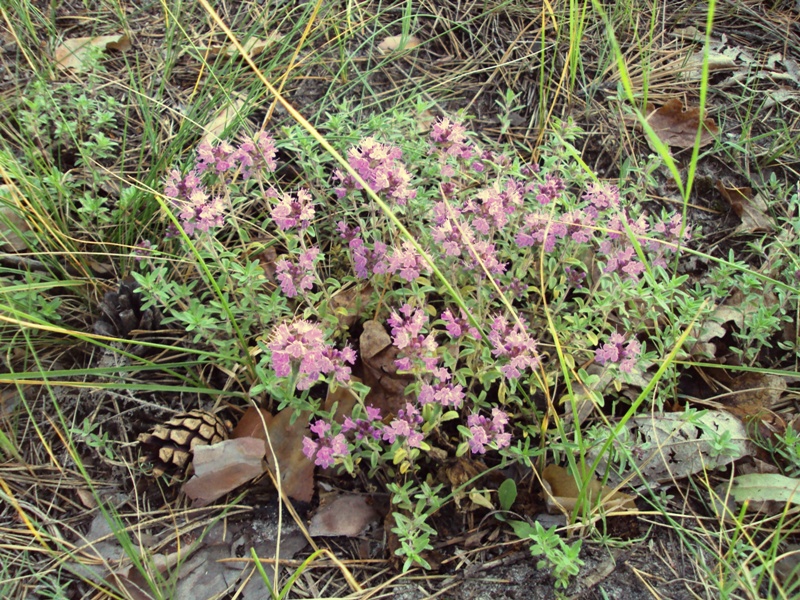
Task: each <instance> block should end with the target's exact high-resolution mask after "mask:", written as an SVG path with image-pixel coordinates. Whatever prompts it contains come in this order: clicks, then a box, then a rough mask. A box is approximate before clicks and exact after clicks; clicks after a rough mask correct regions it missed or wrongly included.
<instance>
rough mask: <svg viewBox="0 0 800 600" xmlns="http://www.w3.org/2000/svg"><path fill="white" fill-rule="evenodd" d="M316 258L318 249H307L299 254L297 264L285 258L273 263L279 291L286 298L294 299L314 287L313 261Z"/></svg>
mask: <svg viewBox="0 0 800 600" xmlns="http://www.w3.org/2000/svg"><path fill="white" fill-rule="evenodd" d="M318 256H319V248H309V249H308V250H306V251H305V252H302V253H301V254H300V256H299V257H298V258H297V263H293V262H292V261H291V260H289V259H287V258H286V257H282V258H281V259H280V260H278V262H277V263H275V274H276V279H277V280H278V283H280V284H281V291H282V292H283V293H284V294H285V295H286V297H287V298H294V297H295V296H297V295H298V294H302V293H304V292H307V291H309V290H310V289H311V288H313V287H314V281H315V279H316V274H315V272H314V261H316V260H317V257H318Z"/></svg>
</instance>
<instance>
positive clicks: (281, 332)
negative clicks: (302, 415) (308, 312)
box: [267, 320, 356, 390]
mask: <svg viewBox="0 0 800 600" xmlns="http://www.w3.org/2000/svg"><path fill="white" fill-rule="evenodd" d="M267 348H268V349H269V350H271V351H272V356H271V366H272V369H273V370H274V371H275V374H276V375H277V376H278V377H289V376H290V375H291V374H292V369H293V368H296V369H297V373H298V380H297V389H299V390H305V389H308V388H310V387H311V386H312V385H314V383H316V382H317V381H318V380H319V378H320V376H321V375H323V374H327V373H333V375H334V377H335V378H336V380H337V381H341V382H344V381H347V380H349V378H350V367H348V366H347V363H349V364H351V365H352V364H353V363H355V360H356V354H355V351H354V350H353V349H352V348H349V347H345V348H343V349H342V350H336V349H335V348H333V347H331V346H329V345H328V344H326V343H325V336H324V334H323V332H322V329H321V328H320V327H319V325H316V324H314V323H311V322H309V321H304V320H298V321H294V322H292V323H291V324H290V325H287V324H286V323H281V324H280V325H278V326H277V327H276V328H275V331H274V332H273V334H272V340H271V341H270V342H269V343H268V344H267Z"/></svg>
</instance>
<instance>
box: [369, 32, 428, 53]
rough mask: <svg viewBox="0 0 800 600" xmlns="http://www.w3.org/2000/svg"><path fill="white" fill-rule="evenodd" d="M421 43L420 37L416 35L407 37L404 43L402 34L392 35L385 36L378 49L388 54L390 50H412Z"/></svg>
mask: <svg viewBox="0 0 800 600" xmlns="http://www.w3.org/2000/svg"><path fill="white" fill-rule="evenodd" d="M419 45H420V41H419V38H418V37H416V36H414V35H410V36H408V37H406V39H405V43H403V36H402V35H392V36H389V37H387V38H384V39H383V41H382V42H381V43H380V44H378V51H379V52H380V53H381V54H388V53H389V52H394V51H395V50H411V49H412V48H416V47H417V46H419Z"/></svg>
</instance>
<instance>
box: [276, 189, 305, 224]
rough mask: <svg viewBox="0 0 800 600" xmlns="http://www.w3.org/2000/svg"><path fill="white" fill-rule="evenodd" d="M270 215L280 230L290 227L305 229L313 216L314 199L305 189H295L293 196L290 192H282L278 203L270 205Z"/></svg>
mask: <svg viewBox="0 0 800 600" xmlns="http://www.w3.org/2000/svg"><path fill="white" fill-rule="evenodd" d="M270 216H271V217H272V220H273V221H275V224H276V225H277V226H278V227H279V228H280V229H281V230H282V231H286V230H287V229H291V228H292V227H298V228H300V229H306V228H307V227H308V226H309V224H310V223H311V219H313V218H314V200H313V199H312V198H311V194H310V193H309V192H308V190H305V189H300V190H297V195H296V197H294V198H293V197H292V195H291V194H288V193H287V194H283V195H282V196H281V198H280V201H279V202H278V204H276V205H275V206H274V207H272V210H271V211H270Z"/></svg>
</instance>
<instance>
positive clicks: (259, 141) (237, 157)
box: [196, 131, 277, 180]
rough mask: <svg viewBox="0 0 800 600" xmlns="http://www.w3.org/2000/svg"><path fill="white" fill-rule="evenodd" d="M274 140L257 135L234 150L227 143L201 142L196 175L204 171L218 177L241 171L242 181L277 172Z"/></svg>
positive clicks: (261, 134) (198, 148) (267, 136)
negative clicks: (254, 176) (261, 174)
mask: <svg viewBox="0 0 800 600" xmlns="http://www.w3.org/2000/svg"><path fill="white" fill-rule="evenodd" d="M276 154H277V149H276V148H275V140H274V139H272V136H271V135H269V134H268V133H267V132H265V131H262V132H260V133H258V134H257V135H256V136H255V137H254V138H253V139H252V140H246V141H244V142H242V143H241V144H239V146H238V147H236V148H234V147H233V146H231V145H230V144H229V143H228V142H220V143H219V144H217V145H215V146H214V145H211V144H210V143H208V142H203V143H201V144H200V145H199V146H198V147H197V166H196V169H197V173H198V174H202V173H204V172H205V171H207V170H211V171H213V172H215V173H216V174H217V175H222V174H223V173H226V172H229V171H234V170H240V171H241V174H242V178H243V179H245V180H246V179H249V178H250V177H252V176H253V175H254V174H255V173H257V172H259V171H261V170H264V171H267V172H269V173H271V172H272V171H274V170H275V169H276V168H277V163H276V162H275V155H276Z"/></svg>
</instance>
